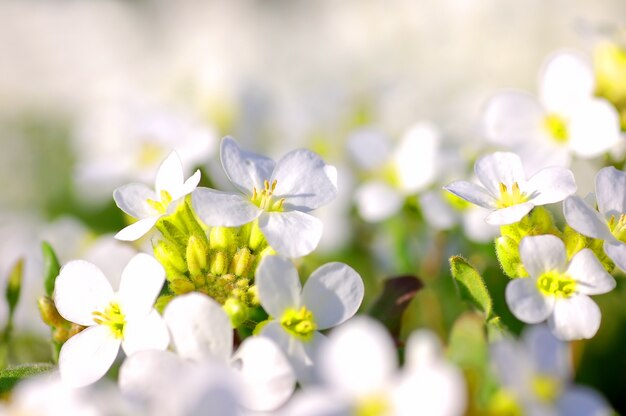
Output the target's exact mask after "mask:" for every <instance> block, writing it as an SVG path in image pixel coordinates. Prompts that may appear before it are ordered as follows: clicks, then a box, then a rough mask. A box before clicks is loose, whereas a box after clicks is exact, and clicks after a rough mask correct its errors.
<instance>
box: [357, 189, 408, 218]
mask: <svg viewBox="0 0 626 416" xmlns="http://www.w3.org/2000/svg"><path fill="white" fill-rule="evenodd" d="M354 199H355V202H356V205H357V209H358V210H359V215H360V216H361V218H363V219H364V220H365V221H367V222H378V221H383V220H385V219H387V218H389V217H391V216H393V215H394V214H395V213H397V212H398V211H400V208H402V204H403V203H404V197H403V196H402V195H400V193H399V192H398V191H397V190H395V189H393V188H392V187H391V186H389V185H387V184H386V183H383V182H368V183H365V184H363V185H361V186H360V187H359V188H358V189H357V190H356V192H355V194H354Z"/></svg>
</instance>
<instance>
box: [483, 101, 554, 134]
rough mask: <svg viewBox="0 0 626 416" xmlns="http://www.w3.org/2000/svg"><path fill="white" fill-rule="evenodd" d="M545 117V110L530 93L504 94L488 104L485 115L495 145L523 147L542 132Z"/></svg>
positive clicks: (485, 122) (484, 118)
mask: <svg viewBox="0 0 626 416" xmlns="http://www.w3.org/2000/svg"><path fill="white" fill-rule="evenodd" d="M544 116H545V113H544V110H543V108H542V107H541V105H540V104H539V102H538V101H537V99H536V98H535V97H533V96H531V95H530V94H527V93H525V92H521V91H507V92H502V93H500V94H498V95H496V96H494V97H492V98H491V99H490V100H489V101H488V102H487V105H486V107H485V111H484V113H483V125H484V128H485V134H486V136H487V138H488V139H489V140H490V141H491V142H492V143H495V144H499V145H503V146H514V145H517V144H522V143H524V142H525V141H527V140H528V138H529V137H532V136H535V135H537V134H538V133H539V132H540V131H541V128H542V125H541V123H542V121H543V117H544Z"/></svg>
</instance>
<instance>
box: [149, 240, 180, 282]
mask: <svg viewBox="0 0 626 416" xmlns="http://www.w3.org/2000/svg"><path fill="white" fill-rule="evenodd" d="M154 257H156V259H157V260H158V261H159V263H161V264H162V265H163V267H164V268H165V271H166V272H167V275H168V276H172V275H178V274H183V273H185V272H186V271H187V262H186V261H185V259H184V258H183V254H182V253H180V252H179V250H178V247H176V246H175V245H174V244H171V243H169V242H167V241H163V240H162V241H159V242H158V243H157V244H156V246H154Z"/></svg>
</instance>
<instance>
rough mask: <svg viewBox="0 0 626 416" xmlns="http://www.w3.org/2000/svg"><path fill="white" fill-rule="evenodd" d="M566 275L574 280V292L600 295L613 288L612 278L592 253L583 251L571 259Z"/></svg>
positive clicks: (613, 280)
mask: <svg viewBox="0 0 626 416" xmlns="http://www.w3.org/2000/svg"><path fill="white" fill-rule="evenodd" d="M567 274H568V275H569V276H571V277H572V278H573V279H574V280H576V292H578V293H582V294H585V295H600V294H602V293H607V292H610V291H611V290H613V289H614V288H615V285H616V282H615V279H614V278H613V276H611V275H610V274H608V273H607V272H606V270H605V269H604V267H602V264H600V261H598V259H597V258H596V256H595V254H593V251H591V250H589V249H583V250H581V251H579V252H578V253H576V254H575V255H574V257H572V261H571V262H570V264H569V266H568V268H567Z"/></svg>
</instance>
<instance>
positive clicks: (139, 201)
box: [113, 183, 160, 218]
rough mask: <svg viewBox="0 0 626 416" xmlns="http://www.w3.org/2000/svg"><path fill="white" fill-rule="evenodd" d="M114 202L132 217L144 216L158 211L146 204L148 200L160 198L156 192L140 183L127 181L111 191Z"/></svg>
mask: <svg viewBox="0 0 626 416" xmlns="http://www.w3.org/2000/svg"><path fill="white" fill-rule="evenodd" d="M113 199H114V200H115V204H116V205H117V206H118V207H119V209H121V210H122V211H124V212H125V213H127V214H128V215H130V216H131V217H133V218H146V217H149V216H152V215H155V214H158V212H157V211H156V210H155V209H154V208H152V207H151V206H150V205H149V204H148V200H149V199H151V200H153V201H158V200H160V198H159V197H157V194H156V193H155V192H154V191H153V190H152V189H150V188H148V187H147V186H146V185H144V184H141V183H129V184H128V185H124V186H120V187H119V188H117V189H116V190H115V191H113Z"/></svg>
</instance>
